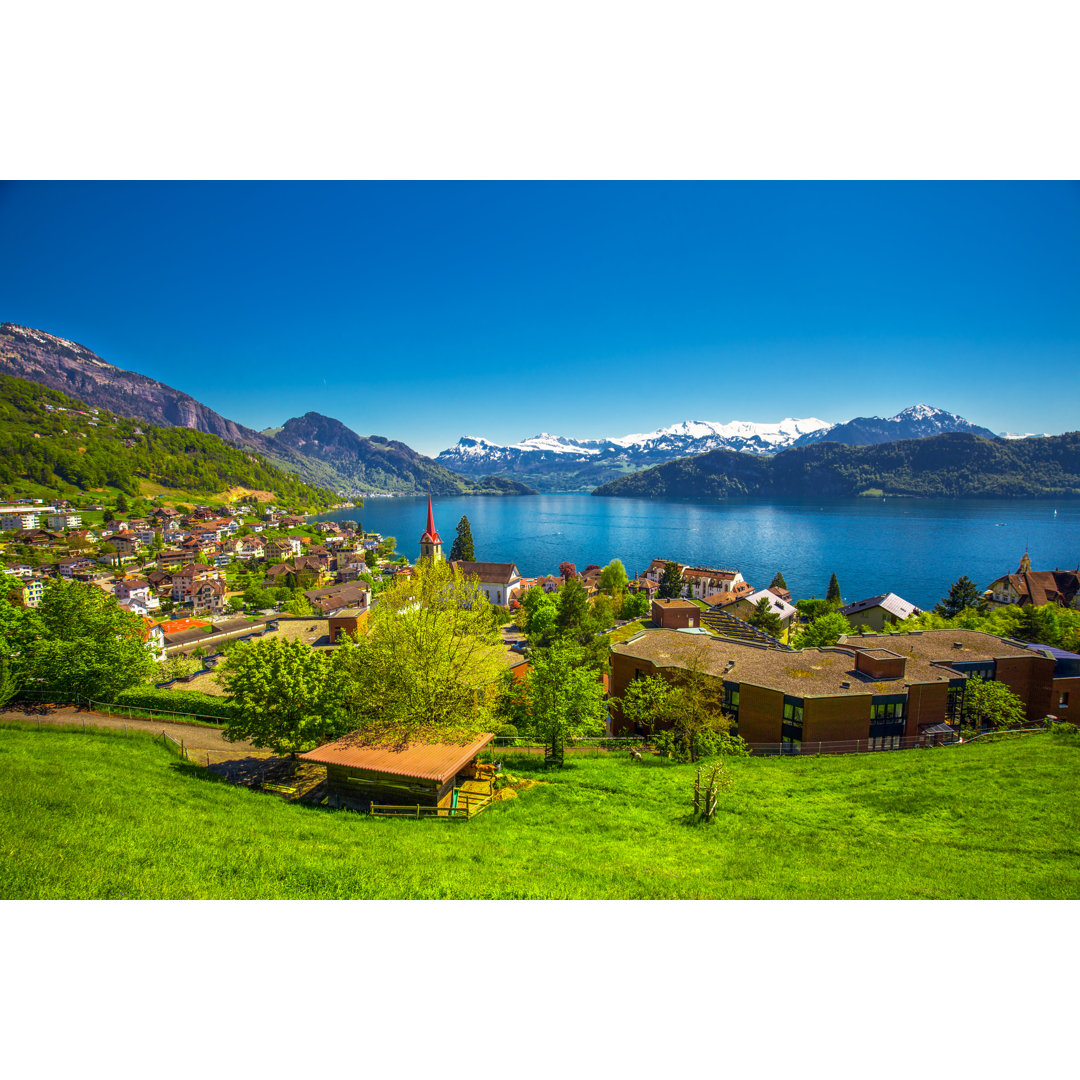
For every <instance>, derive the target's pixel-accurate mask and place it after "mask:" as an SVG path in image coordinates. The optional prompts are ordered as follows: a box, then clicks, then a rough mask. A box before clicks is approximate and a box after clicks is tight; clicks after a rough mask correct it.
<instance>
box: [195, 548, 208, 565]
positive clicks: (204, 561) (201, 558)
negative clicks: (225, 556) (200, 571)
mask: <svg viewBox="0 0 1080 1080" xmlns="http://www.w3.org/2000/svg"><path fill="white" fill-rule="evenodd" d="M195 562H197V563H198V564H199V565H200V566H209V565H210V560H209V559H208V558H207V557H206V554H205V553H204V552H202V551H200V552H197V553H196V555H195Z"/></svg>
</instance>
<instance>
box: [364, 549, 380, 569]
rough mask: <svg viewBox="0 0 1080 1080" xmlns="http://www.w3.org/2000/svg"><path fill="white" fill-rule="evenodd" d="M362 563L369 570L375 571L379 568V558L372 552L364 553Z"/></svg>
mask: <svg viewBox="0 0 1080 1080" xmlns="http://www.w3.org/2000/svg"><path fill="white" fill-rule="evenodd" d="M364 562H365V563H367V565H368V567H369V568H370V569H371V570H377V569H378V567H379V556H378V555H376V554H375V552H374V551H365V552H364Z"/></svg>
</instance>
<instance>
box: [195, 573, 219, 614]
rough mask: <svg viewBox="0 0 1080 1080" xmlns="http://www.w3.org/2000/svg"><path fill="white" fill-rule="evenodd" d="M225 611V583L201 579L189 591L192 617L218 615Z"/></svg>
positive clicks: (211, 579)
mask: <svg viewBox="0 0 1080 1080" xmlns="http://www.w3.org/2000/svg"><path fill="white" fill-rule="evenodd" d="M224 609H225V582H224V581H217V580H215V579H213V578H203V579H202V580H201V581H197V582H195V583H194V585H193V587H192V590H191V610H192V614H194V615H219V614H220V613H221V612H222V611H224Z"/></svg>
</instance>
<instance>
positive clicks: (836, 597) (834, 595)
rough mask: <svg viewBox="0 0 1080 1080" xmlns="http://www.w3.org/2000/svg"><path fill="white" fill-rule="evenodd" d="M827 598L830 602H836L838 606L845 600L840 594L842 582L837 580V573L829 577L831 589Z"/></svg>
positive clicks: (826, 595)
mask: <svg viewBox="0 0 1080 1080" xmlns="http://www.w3.org/2000/svg"><path fill="white" fill-rule="evenodd" d="M825 599H826V600H827V601H828V602H829V603H830V604H836V605H837V606H838V607H839V606H840V605H841V604H842V603H843V602H844V601H843V598H842V597H841V596H840V582H839V581H837V580H836V575H835V574H833V576H832V577H831V578H829V591H828V592H827V593H826V594H825Z"/></svg>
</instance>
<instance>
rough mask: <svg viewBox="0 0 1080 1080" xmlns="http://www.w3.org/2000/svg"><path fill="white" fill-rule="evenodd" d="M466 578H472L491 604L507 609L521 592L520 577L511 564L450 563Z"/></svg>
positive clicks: (516, 569)
mask: <svg viewBox="0 0 1080 1080" xmlns="http://www.w3.org/2000/svg"><path fill="white" fill-rule="evenodd" d="M450 565H451V566H452V567H453V568H454V569H455V570H460V571H461V573H462V574H464V576H465V577H467V578H474V579H476V581H477V582H478V584H479V586H480V589H481V591H482V592H483V594H484V595H485V596H486V597H487V599H488V601H489V602H490V603H492V604H498V605H500V606H501V607H509V605H510V601H511V600H513V599H515V598H516V597H517V595H518V592H519V591H520V590H521V575H520V574H519V573H518V568H517V567H516V566H515V565H514V564H513V563H496V562H452V563H451V564H450Z"/></svg>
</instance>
